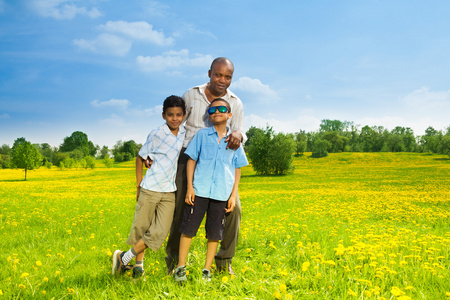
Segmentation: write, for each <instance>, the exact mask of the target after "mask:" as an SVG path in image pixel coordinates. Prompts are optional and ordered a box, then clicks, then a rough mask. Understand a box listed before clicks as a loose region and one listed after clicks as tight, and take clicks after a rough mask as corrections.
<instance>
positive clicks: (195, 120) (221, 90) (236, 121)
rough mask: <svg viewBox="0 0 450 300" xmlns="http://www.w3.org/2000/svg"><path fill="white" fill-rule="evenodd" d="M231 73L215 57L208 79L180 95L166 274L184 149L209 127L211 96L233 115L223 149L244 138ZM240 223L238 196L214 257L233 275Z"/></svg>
mask: <svg viewBox="0 0 450 300" xmlns="http://www.w3.org/2000/svg"><path fill="white" fill-rule="evenodd" d="M233 72H234V66H233V63H232V62H231V61H230V60H229V59H227V58H225V57H219V58H216V59H215V60H214V61H213V62H212V64H211V68H210V70H209V71H208V77H209V78H210V80H209V82H208V83H205V84H203V85H200V86H196V87H194V88H191V89H189V90H188V91H187V92H186V93H185V94H184V95H183V99H184V101H185V102H186V111H187V112H186V119H185V122H186V123H185V127H186V137H185V140H184V144H183V148H182V149H181V153H180V157H179V159H178V169H177V176H176V179H175V183H176V185H177V192H176V198H175V212H174V218H173V222H172V226H171V229H170V235H169V240H168V242H167V247H166V253H167V256H166V264H167V269H168V273H171V272H172V270H173V269H174V267H175V266H176V264H177V260H178V250H179V246H180V236H181V234H180V232H179V230H180V225H181V222H182V220H183V211H184V206H185V201H184V200H185V196H186V190H187V179H186V164H187V161H188V157H187V156H186V155H184V151H185V150H186V147H187V146H188V144H189V142H190V141H191V139H192V138H193V137H194V135H195V134H196V133H197V131H198V130H199V129H202V128H205V127H210V126H212V123H211V122H210V120H209V115H208V107H209V105H210V103H211V102H212V101H213V100H214V99H217V98H222V99H224V100H226V101H228V102H229V103H230V106H231V112H232V114H233V117H232V118H231V119H230V120H229V121H228V124H227V125H228V127H229V128H230V131H231V132H232V133H231V134H230V135H229V136H228V138H227V139H226V142H227V143H228V146H227V148H231V149H237V148H239V146H240V144H241V143H242V142H243V141H244V139H245V133H244V129H243V123H244V122H243V121H244V110H243V105H242V101H241V100H240V99H239V98H238V97H237V96H236V95H234V94H233V93H232V92H231V91H230V90H228V87H229V86H230V84H231V80H232V79H233ZM240 223H241V202H240V200H239V195H238V196H237V197H236V203H235V207H234V209H233V211H232V212H231V213H229V214H228V215H227V218H226V223H225V230H224V234H223V240H222V241H221V244H220V249H219V252H218V253H217V254H216V257H215V262H216V266H217V268H218V270H220V271H224V270H228V272H229V273H231V274H234V273H233V270H232V268H231V260H232V258H233V256H234V253H235V250H236V244H237V240H238V235H239V226H240Z"/></svg>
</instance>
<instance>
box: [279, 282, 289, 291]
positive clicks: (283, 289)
mask: <svg viewBox="0 0 450 300" xmlns="http://www.w3.org/2000/svg"><path fill="white" fill-rule="evenodd" d="M286 290H287V286H286V285H285V284H284V283H280V291H281V292H282V293H284V292H286Z"/></svg>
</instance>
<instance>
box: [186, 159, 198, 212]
mask: <svg viewBox="0 0 450 300" xmlns="http://www.w3.org/2000/svg"><path fill="white" fill-rule="evenodd" d="M196 165H197V162H196V161H195V160H193V159H192V158H189V159H188V162H187V165H186V177H187V192H186V198H185V200H184V202H186V204H189V205H194V199H195V191H194V170H195V166H196Z"/></svg>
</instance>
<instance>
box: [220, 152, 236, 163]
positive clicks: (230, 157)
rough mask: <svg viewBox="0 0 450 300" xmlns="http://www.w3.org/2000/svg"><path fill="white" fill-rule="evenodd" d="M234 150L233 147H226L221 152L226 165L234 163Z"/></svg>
mask: <svg viewBox="0 0 450 300" xmlns="http://www.w3.org/2000/svg"><path fill="white" fill-rule="evenodd" d="M234 151H235V150H233V149H226V150H225V151H223V152H221V153H220V156H221V159H222V161H223V162H224V163H225V164H226V165H231V164H232V163H233V157H234Z"/></svg>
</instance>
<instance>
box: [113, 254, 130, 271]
mask: <svg viewBox="0 0 450 300" xmlns="http://www.w3.org/2000/svg"><path fill="white" fill-rule="evenodd" d="M124 254H125V252H124V251H120V250H116V251H114V255H113V266H112V274H113V275H115V274H119V275H120V274H123V273H125V272H126V271H128V270H131V269H132V268H133V266H132V265H124V264H123V262H122V257H123V256H124Z"/></svg>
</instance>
